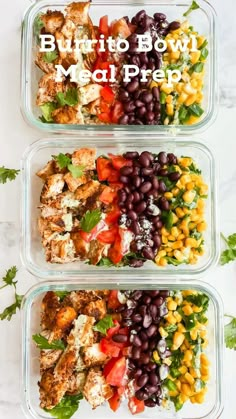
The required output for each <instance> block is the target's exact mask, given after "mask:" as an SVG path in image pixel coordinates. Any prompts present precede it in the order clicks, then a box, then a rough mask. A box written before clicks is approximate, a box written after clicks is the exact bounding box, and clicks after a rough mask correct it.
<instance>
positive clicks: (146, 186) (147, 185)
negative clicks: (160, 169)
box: [139, 182, 152, 193]
mask: <svg viewBox="0 0 236 419" xmlns="http://www.w3.org/2000/svg"><path fill="white" fill-rule="evenodd" d="M150 189H152V184H151V182H143V183H142V185H141V186H140V188H139V190H140V191H141V192H142V193H147V192H148V191H150Z"/></svg>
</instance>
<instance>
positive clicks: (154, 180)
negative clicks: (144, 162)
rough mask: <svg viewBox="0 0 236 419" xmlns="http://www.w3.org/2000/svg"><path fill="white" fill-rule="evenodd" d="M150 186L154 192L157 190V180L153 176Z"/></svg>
mask: <svg viewBox="0 0 236 419" xmlns="http://www.w3.org/2000/svg"><path fill="white" fill-rule="evenodd" d="M152 186H153V188H154V189H156V190H157V189H158V188H159V180H158V178H157V177H156V176H153V178H152Z"/></svg>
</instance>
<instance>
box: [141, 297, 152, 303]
mask: <svg viewBox="0 0 236 419" xmlns="http://www.w3.org/2000/svg"><path fill="white" fill-rule="evenodd" d="M151 301H152V299H151V297H150V296H149V295H145V296H144V297H143V302H144V304H147V305H149V304H150V302H151Z"/></svg>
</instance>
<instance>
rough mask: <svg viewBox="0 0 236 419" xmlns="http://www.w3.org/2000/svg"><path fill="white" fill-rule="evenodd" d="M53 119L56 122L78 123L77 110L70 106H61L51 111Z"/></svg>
mask: <svg viewBox="0 0 236 419" xmlns="http://www.w3.org/2000/svg"><path fill="white" fill-rule="evenodd" d="M52 117H53V120H54V121H55V122H56V123H57V124H78V123H79V122H78V120H77V111H76V109H75V108H73V107H72V106H68V105H66V106H63V107H62V108H58V109H55V111H53V112H52Z"/></svg>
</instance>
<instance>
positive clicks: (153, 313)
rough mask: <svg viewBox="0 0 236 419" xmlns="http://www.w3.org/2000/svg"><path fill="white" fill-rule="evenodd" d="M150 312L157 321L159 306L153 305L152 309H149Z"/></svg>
mask: <svg viewBox="0 0 236 419" xmlns="http://www.w3.org/2000/svg"><path fill="white" fill-rule="evenodd" d="M149 312H150V314H151V316H152V318H153V319H155V318H156V315H157V306H156V305H155V304H151V305H150V307H149Z"/></svg>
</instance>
